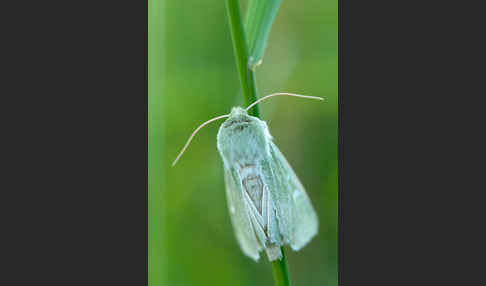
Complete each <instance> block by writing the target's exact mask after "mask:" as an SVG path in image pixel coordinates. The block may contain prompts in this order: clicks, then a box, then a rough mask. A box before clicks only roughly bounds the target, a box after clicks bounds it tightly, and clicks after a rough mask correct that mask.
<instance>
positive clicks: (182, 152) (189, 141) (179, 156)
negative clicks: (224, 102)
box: [172, 114, 229, 167]
mask: <svg viewBox="0 0 486 286" xmlns="http://www.w3.org/2000/svg"><path fill="white" fill-rule="evenodd" d="M225 117H229V114H225V115H221V116H218V117H214V118H212V119H209V120H208V121H206V122H204V123H203V124H201V125H199V127H198V128H196V130H194V132H192V134H191V136H190V137H189V139H187V142H186V145H184V147H183V148H182V150H181V152H180V153H179V155H177V158H175V160H174V162H173V163H172V167H174V165H175V164H176V163H177V161H179V158H181V156H182V154H184V152H185V151H186V149H187V147H188V146H189V143H191V141H192V138H194V136H195V135H196V133H197V132H198V131H199V130H200V129H201V128H203V127H204V126H206V125H208V124H209V123H211V122H213V121H216V120H219V119H222V118H225Z"/></svg>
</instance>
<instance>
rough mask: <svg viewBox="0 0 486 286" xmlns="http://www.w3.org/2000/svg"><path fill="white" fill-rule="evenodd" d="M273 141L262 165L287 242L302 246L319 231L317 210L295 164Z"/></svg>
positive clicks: (297, 248)
mask: <svg viewBox="0 0 486 286" xmlns="http://www.w3.org/2000/svg"><path fill="white" fill-rule="evenodd" d="M269 145H270V148H269V149H270V157H269V158H268V159H267V160H264V164H263V165H264V167H263V168H262V169H263V173H264V177H265V181H266V182H267V185H268V187H269V189H270V193H271V196H272V199H273V200H274V204H275V209H276V211H277V217H278V224H279V228H280V233H281V235H282V237H283V239H284V242H286V243H288V244H290V246H291V247H292V249H293V250H299V249H301V248H302V247H303V246H304V245H306V244H307V243H308V242H309V241H310V240H311V239H312V238H313V237H314V236H315V235H316V234H317V229H318V220H317V214H316V212H315V211H314V208H313V207H312V204H311V201H310V199H309V197H308V196H307V193H306V192H305V189H304V187H303V186H302V183H301V182H300V180H299V178H297V175H296V174H295V172H294V171H293V170H292V167H290V165H289V163H288V162H287V160H286V159H285V157H284V156H283V155H282V153H281V152H280V150H279V149H278V148H277V146H276V145H275V144H274V143H273V142H270V144H269Z"/></svg>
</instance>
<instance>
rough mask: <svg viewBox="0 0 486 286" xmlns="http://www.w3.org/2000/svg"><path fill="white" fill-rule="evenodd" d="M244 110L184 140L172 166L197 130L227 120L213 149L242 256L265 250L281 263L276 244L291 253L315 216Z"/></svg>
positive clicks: (260, 124)
mask: <svg viewBox="0 0 486 286" xmlns="http://www.w3.org/2000/svg"><path fill="white" fill-rule="evenodd" d="M277 95H290V96H297V97H304V98H312V99H320V100H322V98H320V97H311V96H302V95H297V94H289V93H277V94H271V95H268V96H265V97H263V98H261V99H260V100H258V101H256V102H254V103H253V104H252V105H250V106H249V107H248V108H246V109H243V108H241V107H233V109H232V110H231V113H230V114H226V115H222V116H218V117H216V118H213V119H211V120H209V121H206V122H205V123H203V124H202V125H201V126H200V127H198V128H197V129H196V130H195V131H194V133H193V134H192V135H191V137H190V138H189V140H188V142H187V143H186V145H185V146H184V148H183V150H182V151H181V153H180V154H179V156H178V157H177V158H176V160H175V161H174V163H173V165H175V163H176V162H177V160H178V159H179V158H180V156H181V155H182V154H183V153H184V151H185V149H186V148H187V146H188V145H189V143H190V141H191V140H192V138H193V137H194V135H195V134H196V133H197V131H198V130H199V129H201V128H202V127H204V126H205V125H206V124H209V123H210V122H213V121H215V120H218V119H222V118H227V119H226V121H225V122H224V123H223V124H222V125H221V127H220V128H219V131H218V135H217V148H218V151H219V154H220V155H221V158H222V160H223V164H224V180H225V185H226V198H227V202H228V208H229V213H230V217H231V222H232V225H233V229H234V232H235V234H236V238H237V240H238V243H239V245H240V247H241V250H242V251H243V253H244V254H245V255H247V256H249V257H251V258H253V259H254V260H258V259H259V258H260V252H261V251H262V250H265V252H266V254H267V256H268V259H269V260H270V261H274V260H277V259H281V257H282V253H281V251H280V246H282V245H290V247H291V248H292V249H293V250H295V251H297V250H299V249H301V248H302V247H304V246H305V245H306V244H307V243H308V242H309V241H310V240H311V239H312V238H313V237H314V236H315V235H316V234H317V230H318V219H317V215H316V213H315V211H314V208H313V207H312V204H311V202H310V199H309V197H308V196H307V194H306V192H305V189H304V187H303V186H302V184H301V183H300V181H299V179H298V178H297V176H296V175H295V173H294V171H293V170H292V168H291V167H290V165H289V163H288V162H287V160H286V159H285V157H284V156H283V155H282V153H281V152H280V151H279V149H278V148H277V146H276V145H275V144H274V143H273V141H272V136H271V135H270V132H269V131H268V127H267V124H266V123H265V121H262V120H260V119H259V118H257V117H253V116H250V115H248V110H249V109H250V108H251V107H253V106H254V105H255V104H257V103H259V102H261V101H262V100H265V99H266V98H269V97H271V96H277Z"/></svg>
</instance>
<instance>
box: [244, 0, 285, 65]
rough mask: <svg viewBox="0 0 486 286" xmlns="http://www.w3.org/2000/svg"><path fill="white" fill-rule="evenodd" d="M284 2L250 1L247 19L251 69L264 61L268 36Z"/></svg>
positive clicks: (246, 30) (277, 0)
mask: <svg viewBox="0 0 486 286" xmlns="http://www.w3.org/2000/svg"><path fill="white" fill-rule="evenodd" d="M281 3H282V0H249V1H248V8H247V11H246V17H245V32H246V38H247V44H248V52H249V59H248V64H249V66H250V68H251V69H255V68H256V66H257V65H258V64H259V63H260V62H261V60H262V59H263V53H264V51H265V46H266V45H267V39H268V35H269V33H270V29H271V28H272V23H273V20H274V19H275V16H276V15H277V12H278V9H279V8H280V4H281Z"/></svg>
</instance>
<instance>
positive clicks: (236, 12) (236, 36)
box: [226, 0, 290, 286]
mask: <svg viewBox="0 0 486 286" xmlns="http://www.w3.org/2000/svg"><path fill="white" fill-rule="evenodd" d="M226 8H227V11H228V18H229V25H230V30H231V39H232V40H233V48H234V52H235V57H236V66H237V68H238V74H239V76H240V83H241V87H242V90H243V97H244V98H245V104H246V106H248V105H250V104H251V103H253V102H255V101H256V99H257V91H256V79H255V72H254V71H253V70H252V69H250V68H249V64H248V48H247V44H246V37H245V32H244V30H243V22H242V21H241V12H240V1H239V0H226ZM250 114H251V115H253V116H255V117H260V111H259V108H258V105H257V106H255V107H253V108H252V109H251V110H250ZM280 250H281V251H282V260H276V261H274V262H272V269H273V277H274V279H275V285H276V286H290V281H289V272H288V269H287V259H286V257H285V249H284V248H283V247H280Z"/></svg>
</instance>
